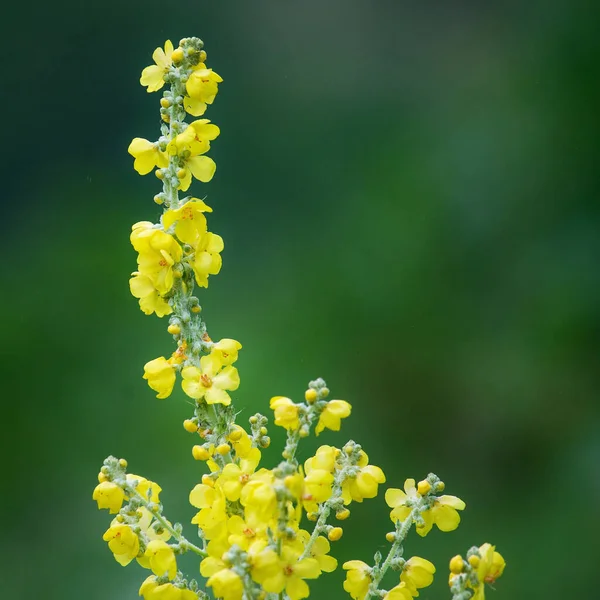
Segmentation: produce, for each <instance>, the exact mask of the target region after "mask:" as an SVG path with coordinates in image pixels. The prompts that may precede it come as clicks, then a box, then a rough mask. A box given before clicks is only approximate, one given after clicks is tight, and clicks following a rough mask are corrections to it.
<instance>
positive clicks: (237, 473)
mask: <svg viewBox="0 0 600 600" xmlns="http://www.w3.org/2000/svg"><path fill="white" fill-rule="evenodd" d="M259 460H260V453H259V454H258V455H254V460H249V459H242V460H241V461H240V464H239V465H236V464H235V463H227V464H226V465H225V466H224V467H223V471H222V472H221V475H220V476H219V479H218V480H217V484H218V485H219V486H220V487H221V489H222V490H223V493H224V494H225V497H226V498H227V500H230V501H231V502H235V501H236V500H239V499H240V495H241V493H242V489H243V488H244V486H245V485H246V484H247V483H248V481H249V480H250V477H251V475H252V473H254V470H255V469H256V467H257V465H258V462H259Z"/></svg>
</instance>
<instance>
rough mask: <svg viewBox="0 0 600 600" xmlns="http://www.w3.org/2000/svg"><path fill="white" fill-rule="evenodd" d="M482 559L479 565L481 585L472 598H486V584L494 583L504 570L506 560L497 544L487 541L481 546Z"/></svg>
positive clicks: (474, 599)
mask: <svg viewBox="0 0 600 600" xmlns="http://www.w3.org/2000/svg"><path fill="white" fill-rule="evenodd" d="M479 554H480V560H479V564H478V565H477V579H478V580H479V585H478V586H477V588H476V589H475V593H474V595H473V598H472V600H485V584H486V583H488V584H490V585H493V584H494V583H495V581H496V579H498V577H500V576H501V575H502V573H503V572H504V568H505V567H506V562H505V560H504V558H503V557H502V555H501V554H500V553H499V552H496V546H492V545H491V544H488V543H485V544H483V545H482V546H480V547H479Z"/></svg>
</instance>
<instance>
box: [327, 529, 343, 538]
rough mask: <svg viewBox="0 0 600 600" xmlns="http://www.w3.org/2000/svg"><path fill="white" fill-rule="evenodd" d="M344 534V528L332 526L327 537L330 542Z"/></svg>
mask: <svg viewBox="0 0 600 600" xmlns="http://www.w3.org/2000/svg"><path fill="white" fill-rule="evenodd" d="M343 534H344V530H343V529H342V528H341V527H332V528H331V529H330V530H329V531H328V532H327V538H328V539H329V541H330V542H337V541H338V540H339V539H340V538H341V537H342V535H343Z"/></svg>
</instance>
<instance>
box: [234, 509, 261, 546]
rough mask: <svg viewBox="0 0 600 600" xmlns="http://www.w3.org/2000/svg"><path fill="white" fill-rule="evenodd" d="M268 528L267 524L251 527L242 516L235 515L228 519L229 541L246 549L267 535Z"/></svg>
mask: <svg viewBox="0 0 600 600" xmlns="http://www.w3.org/2000/svg"><path fill="white" fill-rule="evenodd" d="M266 529H267V525H266V524H265V525H264V527H260V528H257V527H250V525H248V523H246V521H244V519H243V518H242V517H240V516H239V515H233V516H231V517H229V519H228V521H227V531H228V532H229V536H228V538H227V541H228V543H229V544H231V545H232V546H233V545H234V544H235V545H236V546H239V547H240V548H241V549H242V550H244V551H246V550H248V548H249V546H250V544H252V543H254V542H255V541H256V540H258V539H262V538H264V537H265V536H266Z"/></svg>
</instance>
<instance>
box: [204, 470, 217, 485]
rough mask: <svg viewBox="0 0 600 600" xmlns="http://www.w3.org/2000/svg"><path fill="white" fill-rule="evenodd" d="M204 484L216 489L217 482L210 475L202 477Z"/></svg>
mask: <svg viewBox="0 0 600 600" xmlns="http://www.w3.org/2000/svg"><path fill="white" fill-rule="evenodd" d="M202 483H203V484H204V485H207V486H208V487H215V480H214V479H213V478H212V477H211V476H210V475H209V474H208V473H205V474H204V475H202Z"/></svg>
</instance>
